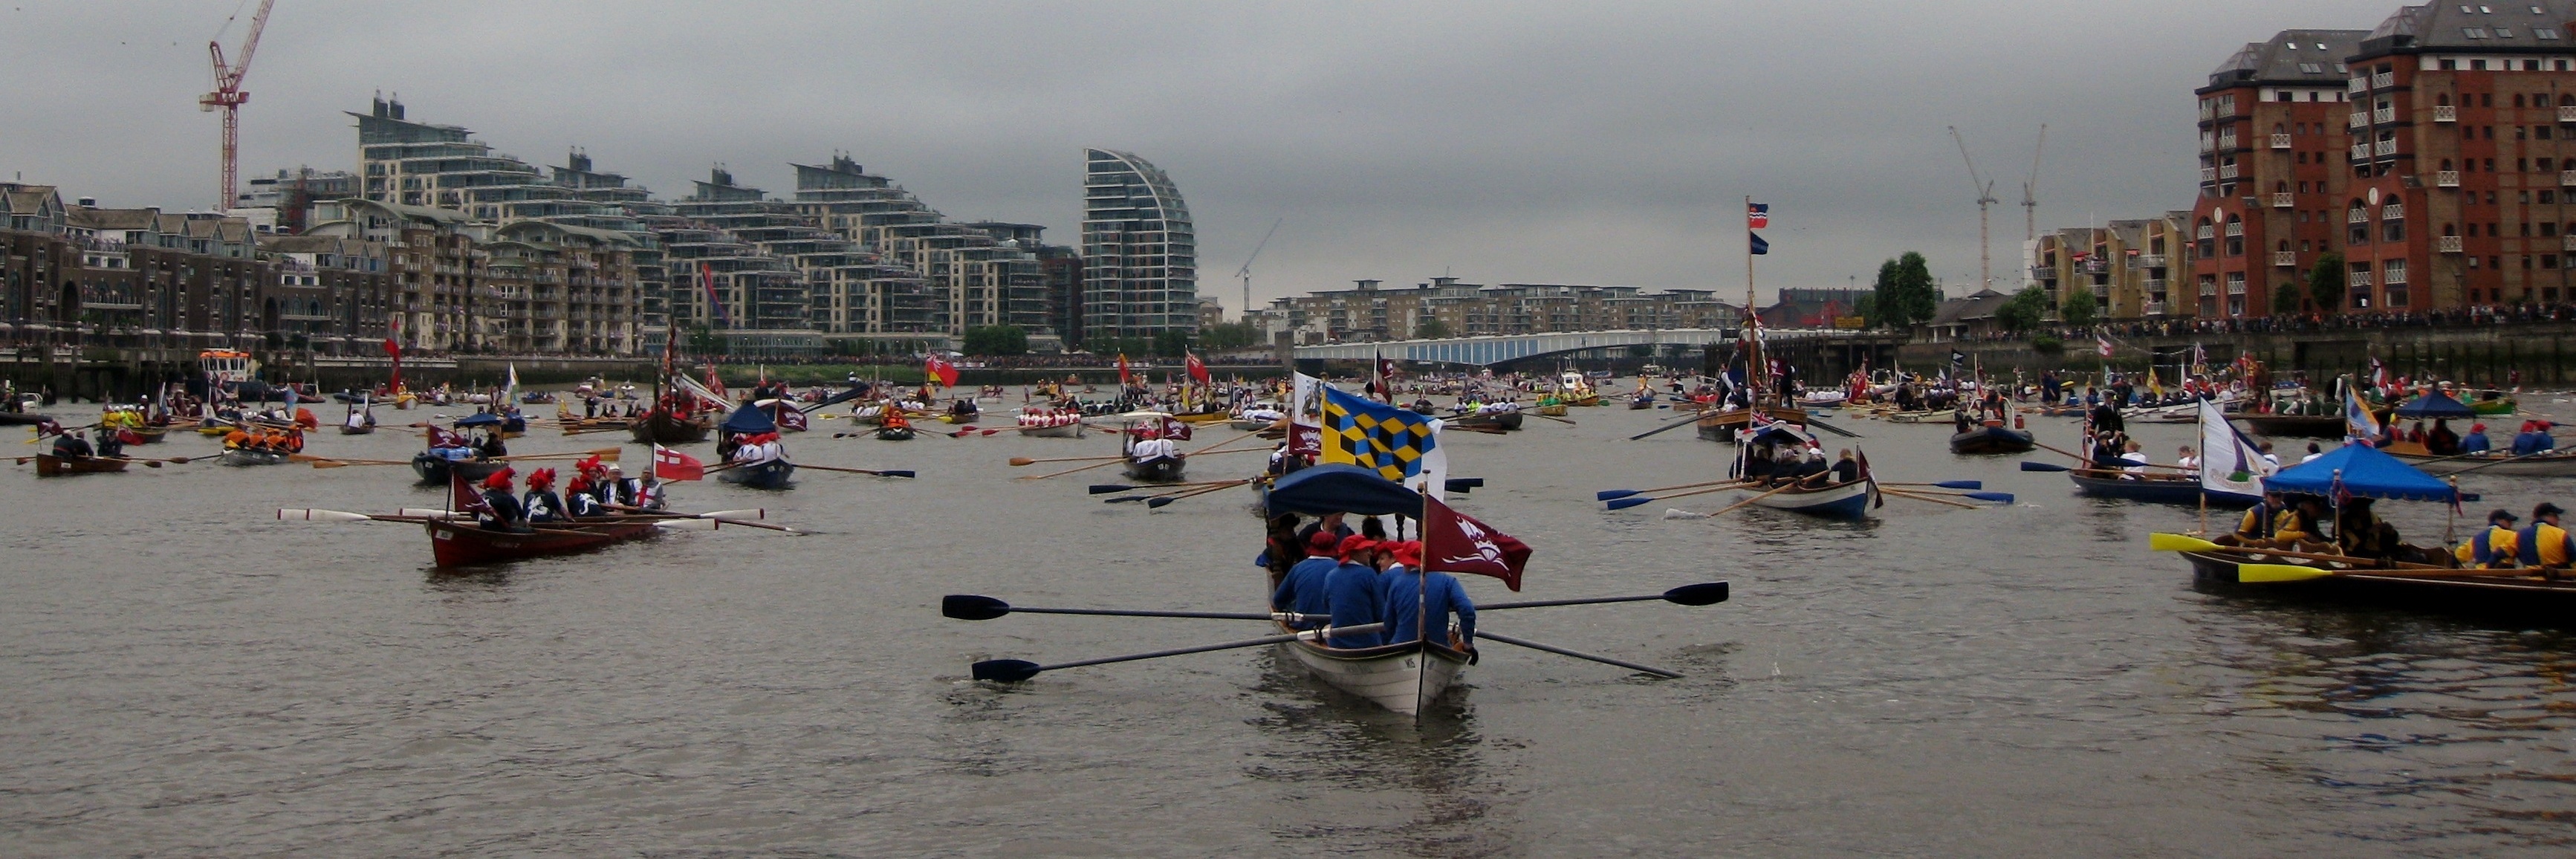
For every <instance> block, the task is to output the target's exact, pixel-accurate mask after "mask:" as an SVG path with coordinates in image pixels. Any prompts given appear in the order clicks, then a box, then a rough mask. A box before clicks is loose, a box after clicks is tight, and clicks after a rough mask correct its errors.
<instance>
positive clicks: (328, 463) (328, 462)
mask: <svg viewBox="0 0 2576 859" xmlns="http://www.w3.org/2000/svg"><path fill="white" fill-rule="evenodd" d="M305 461H306V462H311V463H313V467H314V468H347V467H349V466H352V465H410V464H411V461H410V460H402V461H399V462H397V461H394V460H390V459H325V458H322V457H314V458H312V459H309V460H305Z"/></svg>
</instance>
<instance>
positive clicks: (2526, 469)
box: [2385, 449, 2576, 477]
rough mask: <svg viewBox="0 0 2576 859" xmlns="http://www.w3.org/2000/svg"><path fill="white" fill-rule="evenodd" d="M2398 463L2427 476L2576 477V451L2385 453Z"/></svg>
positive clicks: (2391, 451)
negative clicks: (2438, 453) (2420, 470)
mask: <svg viewBox="0 0 2576 859" xmlns="http://www.w3.org/2000/svg"><path fill="white" fill-rule="evenodd" d="M2385 453H2387V454H2388V455H2390V456H2394V457H2397V461H2399V462H2403V463H2406V464H2407V465H2412V466H2415V467H2416V468H2420V469H2423V470H2424V472H2425V473H2426V474H2459V473H2461V472H2465V471H2471V470H2475V471H2476V472H2477V473H2479V474H2500V475H2506V476H2510V477H2576V449H2570V450H2559V451H2550V452H2548V453H2542V454H2536V455H2532V456H2525V457H2518V458H2517V457H2515V456H2514V455H2513V454H2512V452H2510V451H2488V452H2486V453H2480V454H2464V455H2460V456H2428V455H2424V454H2416V453H2400V452H2398V451H2396V450H2388V451H2385Z"/></svg>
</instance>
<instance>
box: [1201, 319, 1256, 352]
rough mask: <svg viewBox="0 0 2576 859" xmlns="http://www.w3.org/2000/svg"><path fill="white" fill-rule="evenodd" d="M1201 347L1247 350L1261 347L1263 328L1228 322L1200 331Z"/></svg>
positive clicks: (1250, 324) (1245, 323)
mask: <svg viewBox="0 0 2576 859" xmlns="http://www.w3.org/2000/svg"><path fill="white" fill-rule="evenodd" d="M1199 345H1200V346H1204V347H1207V348H1209V349H1217V350H1225V349H1246V348H1250V347H1253V346H1258V345H1261V327H1260V326H1258V325H1254V324H1252V323H1250V322H1227V323H1222V324H1217V325H1210V326H1207V327H1205V328H1201V329H1199Z"/></svg>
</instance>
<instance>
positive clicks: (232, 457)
mask: <svg viewBox="0 0 2576 859" xmlns="http://www.w3.org/2000/svg"><path fill="white" fill-rule="evenodd" d="M286 457H287V454H286V452H285V451H282V450H258V449H253V448H247V447H236V448H233V449H231V450H227V451H224V464H225V465H239V466H252V465H282V464H284V463H285V462H286Z"/></svg>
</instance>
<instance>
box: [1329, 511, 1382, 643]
mask: <svg viewBox="0 0 2576 859" xmlns="http://www.w3.org/2000/svg"><path fill="white" fill-rule="evenodd" d="M1335 554H1337V555H1340V556H1341V563H1340V564H1339V565H1337V566H1335V567H1334V568H1333V572H1332V574H1331V575H1329V576H1327V577H1326V578H1325V581H1324V600H1325V607H1326V608H1327V610H1329V611H1330V612H1331V613H1332V615H1333V626H1336V627H1350V626H1359V625H1361V624H1370V623H1377V622H1378V621H1380V620H1383V619H1385V615H1384V614H1383V613H1381V612H1380V609H1381V608H1383V607H1384V598H1385V595H1384V594H1383V593H1382V592H1381V590H1380V588H1379V582H1378V575H1377V568H1376V567H1373V566H1371V565H1370V562H1371V561H1372V560H1374V559H1375V558H1376V557H1377V543H1376V541H1373V540H1370V539H1369V538H1367V537H1364V536H1360V535H1357V534H1354V535H1351V536H1348V537H1344V538H1342V542H1341V543H1340V544H1338V545H1337V546H1335ZM1382 640H1384V637H1383V636H1382V635H1381V634H1380V633H1376V632H1366V633H1357V634H1350V635H1336V636H1333V637H1332V638H1330V639H1329V640H1327V641H1326V642H1325V643H1326V644H1328V645H1330V646H1332V647H1375V646H1377V645H1378V642H1380V641H1382Z"/></svg>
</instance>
